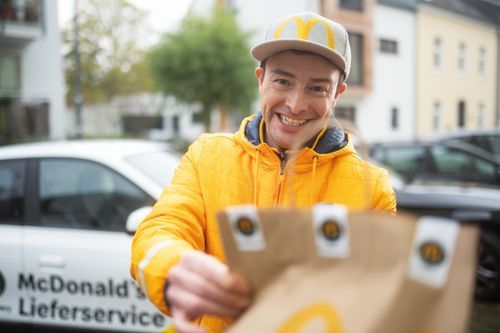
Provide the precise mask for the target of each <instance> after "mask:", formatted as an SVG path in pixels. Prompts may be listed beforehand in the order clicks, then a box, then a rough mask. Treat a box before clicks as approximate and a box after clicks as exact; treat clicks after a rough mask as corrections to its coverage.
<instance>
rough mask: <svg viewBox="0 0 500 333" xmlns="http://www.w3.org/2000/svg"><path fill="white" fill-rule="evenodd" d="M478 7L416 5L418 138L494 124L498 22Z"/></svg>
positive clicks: (462, 2) (440, 1) (437, 2)
mask: <svg viewBox="0 0 500 333" xmlns="http://www.w3.org/2000/svg"><path fill="white" fill-rule="evenodd" d="M478 4H480V1H476V2H471V1H466V0H453V1H451V0H432V1H430V0H427V1H423V0H422V1H419V3H418V11H417V19H416V20H417V33H416V43H417V45H416V47H417V63H416V69H417V71H416V132H417V134H418V135H426V134H430V133H438V132H445V131H452V130H456V129H491V128H494V127H495V125H496V124H495V123H496V121H497V120H496V117H497V115H496V113H497V111H496V109H497V107H498V106H497V103H498V102H497V99H496V96H497V93H498V88H497V84H498V81H497V80H498V66H499V64H498V59H499V58H498V55H497V53H498V32H497V29H498V23H497V22H495V21H494V20H493V19H492V18H491V17H490V16H489V15H486V14H485V13H484V12H483V11H482V10H480V8H479V7H478V6H477V5H478ZM499 13H500V11H497V13H496V14H497V15H498V14H499Z"/></svg>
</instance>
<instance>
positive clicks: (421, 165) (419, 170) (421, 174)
mask: <svg viewBox="0 0 500 333" xmlns="http://www.w3.org/2000/svg"><path fill="white" fill-rule="evenodd" d="M369 154H370V157H371V158H372V159H374V160H375V161H377V162H379V163H381V164H383V165H386V166H388V167H389V168H390V169H392V170H394V171H396V172H398V173H399V174H400V175H401V176H403V177H404V178H405V179H406V180H407V181H410V182H411V181H429V180H447V181H465V182H473V183H483V184H488V185H491V184H496V185H497V186H500V164H499V163H498V162H497V161H496V160H495V159H494V158H493V157H492V156H491V155H490V154H488V153H485V152H484V151H482V150H481V149H478V148H475V147H473V146H470V145H467V144H462V143H460V142H455V141H453V142H446V143H440V142H421V141H415V142H397V143H378V144H373V145H371V146H370V147H369Z"/></svg>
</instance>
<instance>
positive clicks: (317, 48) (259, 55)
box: [250, 39, 346, 74]
mask: <svg viewBox="0 0 500 333" xmlns="http://www.w3.org/2000/svg"><path fill="white" fill-rule="evenodd" d="M286 50H300V51H309V52H312V53H316V54H318V55H320V56H322V57H323V58H326V59H328V60H330V61H331V62H333V63H334V64H335V65H337V66H338V67H339V68H340V70H341V71H342V72H344V74H345V72H346V63H345V60H344V58H343V57H342V56H341V55H340V54H339V53H338V52H337V51H335V50H332V49H330V48H327V47H324V46H322V45H320V44H316V43H314V42H311V41H305V40H304V41H302V40H296V39H293V40H288V39H280V40H271V41H267V42H262V43H260V44H257V45H255V46H254V47H253V48H252V50H251V51H250V53H251V54H252V57H254V59H255V60H257V61H264V60H265V59H267V58H269V57H270V56H272V55H273V54H276V53H279V52H282V51H286Z"/></svg>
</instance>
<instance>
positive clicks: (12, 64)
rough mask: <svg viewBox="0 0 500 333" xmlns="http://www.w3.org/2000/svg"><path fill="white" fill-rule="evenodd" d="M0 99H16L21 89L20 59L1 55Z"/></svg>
mask: <svg viewBox="0 0 500 333" xmlns="http://www.w3.org/2000/svg"><path fill="white" fill-rule="evenodd" d="M0 73H1V75H0V97H15V96H18V95H19V90H20V89H21V75H20V71H19V58H18V57H13V56H5V55H0Z"/></svg>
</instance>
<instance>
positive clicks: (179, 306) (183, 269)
mask: <svg viewBox="0 0 500 333" xmlns="http://www.w3.org/2000/svg"><path fill="white" fill-rule="evenodd" d="M168 281H169V286H168V288H167V294H166V297H167V300H168V302H169V303H170V307H171V310H172V317H173V323H174V327H175V329H176V331H177V332H179V333H202V332H205V331H204V329H202V328H201V327H197V326H194V325H193V324H192V323H191V321H192V320H195V319H196V318H198V317H200V316H201V315H204V314H210V315H215V316H223V317H236V316H238V315H239V314H240V313H241V312H242V311H243V310H244V309H246V308H247V307H248V305H249V304H250V288H249V286H248V284H247V283H246V282H245V281H244V280H243V278H241V277H240V276H238V275H236V274H234V273H231V272H230V271H229V268H228V267H227V266H226V265H224V264H223V263H221V262H220V261H218V260H217V259H215V258H214V257H212V256H210V255H208V254H206V253H204V252H200V251H189V252H186V253H185V254H184V255H182V256H181V259H180V262H179V264H177V265H176V266H174V267H172V269H171V270H170V274H169V278H168Z"/></svg>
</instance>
